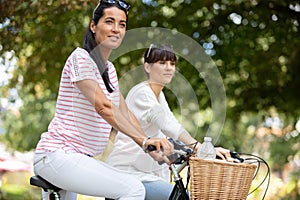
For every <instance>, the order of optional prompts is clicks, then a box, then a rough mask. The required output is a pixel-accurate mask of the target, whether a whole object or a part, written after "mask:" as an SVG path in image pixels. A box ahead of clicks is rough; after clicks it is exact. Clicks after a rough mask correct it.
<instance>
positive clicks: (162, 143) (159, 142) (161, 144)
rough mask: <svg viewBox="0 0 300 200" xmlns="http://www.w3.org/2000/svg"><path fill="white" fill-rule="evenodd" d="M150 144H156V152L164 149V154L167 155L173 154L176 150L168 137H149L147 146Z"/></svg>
mask: <svg viewBox="0 0 300 200" xmlns="http://www.w3.org/2000/svg"><path fill="white" fill-rule="evenodd" d="M149 145H153V146H155V147H156V152H157V153H158V152H160V151H162V152H163V155H165V156H169V155H171V154H172V153H173V151H174V146H173V144H172V143H171V142H170V141H169V140H168V139H166V138H149V139H148V140H147V141H146V144H145V146H146V148H147V147H148V146H149Z"/></svg>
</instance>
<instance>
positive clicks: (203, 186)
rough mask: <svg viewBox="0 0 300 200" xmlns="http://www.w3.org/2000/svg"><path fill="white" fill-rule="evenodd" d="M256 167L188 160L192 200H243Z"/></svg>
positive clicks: (244, 164)
mask: <svg viewBox="0 0 300 200" xmlns="http://www.w3.org/2000/svg"><path fill="white" fill-rule="evenodd" d="M255 170H256V165H254V164H246V163H232V162H226V161H222V160H202V159H199V158H196V157H191V159H190V173H191V176H190V191H191V199H192V200H196V199H197V200H217V199H218V200H226V199H228V200H237V199H238V200H245V199H246V198H247V195H248V193H249V189H250V186H251V183H252V179H253V176H254V173H255Z"/></svg>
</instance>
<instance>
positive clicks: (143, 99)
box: [107, 44, 230, 200]
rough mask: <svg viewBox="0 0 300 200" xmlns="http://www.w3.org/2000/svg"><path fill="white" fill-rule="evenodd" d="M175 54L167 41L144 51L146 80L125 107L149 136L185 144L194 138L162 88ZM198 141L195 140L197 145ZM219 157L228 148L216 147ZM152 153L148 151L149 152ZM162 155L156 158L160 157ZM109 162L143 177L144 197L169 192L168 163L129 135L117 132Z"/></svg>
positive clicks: (148, 198) (156, 199)
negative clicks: (138, 144) (181, 121)
mask: <svg viewBox="0 0 300 200" xmlns="http://www.w3.org/2000/svg"><path fill="white" fill-rule="evenodd" d="M176 61H177V59H176V55H175V53H174V52H173V50H172V49H171V48H170V47H168V46H166V45H161V46H158V45H153V44H151V46H150V47H149V48H148V49H147V50H146V52H145V53H144V71H145V73H146V76H147V81H144V82H141V83H139V84H138V85H136V86H134V87H133V88H132V89H131V90H130V91H129V93H128V95H127V97H126V103H127V106H128V108H129V109H130V110H131V111H132V113H134V115H135V116H136V118H137V119H138V120H139V122H140V124H141V126H142V128H143V130H144V132H145V133H146V134H147V136H149V137H151V138H152V137H155V138H166V137H171V138H173V139H177V140H180V141H182V142H183V143H185V144H195V143H196V142H197V141H196V140H195V139H194V138H193V137H191V135H190V134H189V133H188V132H187V131H186V130H185V129H184V128H183V126H182V125H181V124H180V123H179V122H178V121H177V120H176V118H175V117H174V115H173V113H172V111H171V110H170V108H169V105H168V102H167V101H166V98H165V95H164V93H163V91H162V90H163V88H164V87H165V85H166V84H168V83H170V82H171V80H172V78H173V76H174V74H175V70H176ZM200 145H201V144H200V143H198V144H197V147H196V148H198V147H199V146H200ZM216 150H217V155H218V156H220V157H221V158H222V159H225V158H229V157H230V153H229V150H227V149H223V148H216ZM149 154H151V152H150V153H149ZM162 157H163V156H161V157H160V158H157V160H159V159H160V160H162V159H163V158H162ZM107 162H108V164H110V165H112V166H114V167H116V168H119V169H121V170H124V171H127V172H128V173H130V174H132V175H134V176H135V177H137V178H138V179H139V180H141V181H142V183H143V184H144V186H145V188H146V198H145V199H146V200H159V199H161V200H166V199H168V198H169V195H170V194H171V192H172V188H173V185H172V184H170V174H169V169H168V165H167V164H166V163H165V164H162V165H159V164H158V162H157V161H155V160H153V159H152V157H151V156H150V155H148V154H145V153H144V152H143V151H142V150H141V149H140V148H139V147H138V146H137V145H136V144H135V143H134V142H133V141H132V140H131V139H130V138H129V137H128V136H126V135H124V134H117V135H116V138H115V142H114V148H113V150H112V152H111V154H110V155H109V157H108V159H107Z"/></svg>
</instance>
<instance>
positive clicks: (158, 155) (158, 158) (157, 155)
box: [149, 151, 170, 164]
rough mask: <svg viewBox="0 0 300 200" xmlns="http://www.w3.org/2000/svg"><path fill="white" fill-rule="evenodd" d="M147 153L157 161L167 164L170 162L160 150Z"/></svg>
mask: <svg viewBox="0 0 300 200" xmlns="http://www.w3.org/2000/svg"><path fill="white" fill-rule="evenodd" d="M149 155H150V156H151V157H152V158H153V159H154V160H156V161H157V162H159V163H167V164H169V163H170V160H169V159H168V157H167V156H165V155H164V153H163V152H162V151H159V152H157V151H150V152H149Z"/></svg>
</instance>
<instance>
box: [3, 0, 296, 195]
mask: <svg viewBox="0 0 300 200" xmlns="http://www.w3.org/2000/svg"><path fill="white" fill-rule="evenodd" d="M128 2H130V4H131V9H130V12H129V24H128V30H130V29H134V28H140V27H162V28H167V29H170V30H175V31H178V32H180V33H183V34H185V35H187V36H188V37H190V38H192V39H193V40H195V41H196V42H198V43H199V44H200V45H201V46H202V47H203V49H204V51H205V53H206V54H207V55H208V56H210V57H211V58H212V60H213V61H214V63H215V64H216V66H217V68H218V70H219V72H220V74H221V77H222V79H223V83H224V87H225V91H226V119H225V124H224V126H223V129H222V133H221V135H220V137H219V139H218V141H216V142H217V144H216V145H217V146H224V147H226V148H230V149H233V150H235V151H237V152H246V153H251V154H255V155H258V156H260V157H262V158H263V159H264V160H265V161H267V162H268V164H269V165H270V168H271V179H270V184H269V186H268V184H267V181H265V182H264V183H263V184H262V186H261V187H259V189H258V190H257V191H256V192H255V193H254V194H251V195H249V198H248V199H261V198H262V195H263V193H264V192H265V191H266V189H268V192H267V195H266V197H265V199H272V200H296V199H300V181H299V180H300V139H299V138H300V136H299V132H300V121H299V120H300V103H299V102H300V101H299V100H300V92H299V89H300V78H299V75H300V37H299V31H300V30H299V28H300V27H299V23H300V3H299V1H298V0H290V1H285V0H231V1H227V0H218V1H212V0H201V1H200V0H174V1H167V0H139V1H138V0H129V1H128ZM0 3H1V4H0V172H1V182H0V186H1V188H0V199H12V200H18V199H40V190H38V189H36V188H33V187H31V186H29V184H28V180H29V177H30V176H31V175H32V156H33V150H34V148H35V146H36V143H37V141H38V140H39V137H40V135H41V133H42V132H44V131H46V130H47V126H48V124H49V122H50V120H51V118H52V116H53V114H54V109H55V101H56V97H57V89H58V85H59V79H60V75H61V70H62V67H63V66H64V62H65V60H66V59H67V57H68V56H69V54H70V53H71V51H72V50H73V49H74V48H76V47H77V46H82V45H81V44H82V39H83V35H84V33H85V30H86V28H87V27H88V24H89V21H90V17H91V15H92V11H93V9H94V7H95V6H96V5H97V3H98V1H97V0H61V1H52V0H49V1H37V0H18V1H15V0H1V1H0ZM178 42H180V41H178ZM144 50H145V49H141V50H136V51H132V52H129V53H127V54H125V55H122V56H121V57H119V58H117V59H116V60H114V64H115V66H116V68H117V71H118V74H119V77H122V75H124V74H126V73H127V72H128V71H129V70H131V69H134V68H135V67H137V66H139V65H141V63H142V60H141V55H142V53H143V51H144ZM178 71H179V72H180V73H181V74H182V75H183V76H184V77H185V79H186V80H188V81H189V83H190V84H191V86H192V88H193V91H194V92H195V95H196V96H197V100H198V102H197V103H198V105H199V107H200V108H199V109H200V111H199V112H198V113H197V114H195V115H191V116H190V121H200V122H201V123H199V124H198V126H199V127H198V128H197V132H196V134H195V137H196V138H197V139H198V140H199V141H202V140H203V137H204V136H205V133H206V130H207V128H208V126H209V124H210V123H211V119H212V115H213V112H212V108H211V99H210V94H209V91H208V89H207V86H206V84H205V82H204V80H203V79H202V78H201V76H199V73H198V72H197V71H196V70H195V68H194V67H193V66H191V64H190V63H189V62H187V61H186V60H184V59H181V58H179V62H178ZM165 93H166V96H167V99H168V100H169V102H170V107H171V108H172V110H173V111H174V112H175V113H177V115H178V116H179V115H181V114H182V113H181V112H182V108H180V102H178V99H177V98H176V97H174V95H173V94H172V91H169V90H167V89H166V91H165ZM124 95H126V94H124ZM191 107H192V106H191ZM184 109H185V110H184V112H187V113H189V108H184ZM182 123H183V124H184V126H185V128H186V129H187V130H191V131H192V130H194V129H195V127H193V125H192V124H193V123H190V122H189V121H182ZM265 170H266V169H265ZM262 174H263V173H262ZM263 177H264V176H263V175H262V178H258V180H255V181H254V182H253V185H255V184H256V185H258V184H259V183H260V182H261V181H262V179H263ZM90 198H91V199H92V197H82V196H80V197H79V199H90ZM94 199H95V198H94Z"/></svg>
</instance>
